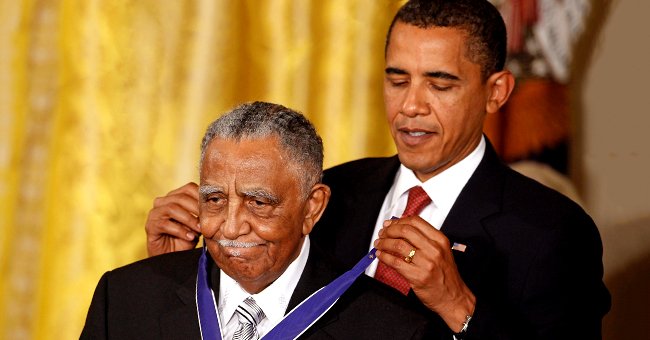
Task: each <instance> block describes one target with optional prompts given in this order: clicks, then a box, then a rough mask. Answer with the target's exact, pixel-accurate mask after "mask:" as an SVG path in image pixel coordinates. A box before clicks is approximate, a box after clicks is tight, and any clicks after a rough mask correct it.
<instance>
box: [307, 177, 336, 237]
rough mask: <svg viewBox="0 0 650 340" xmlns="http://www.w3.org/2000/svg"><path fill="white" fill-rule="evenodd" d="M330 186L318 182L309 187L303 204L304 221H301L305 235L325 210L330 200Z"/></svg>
mask: <svg viewBox="0 0 650 340" xmlns="http://www.w3.org/2000/svg"><path fill="white" fill-rule="evenodd" d="M330 195H331V191H330V187H328V186H327V185H325V184H322V183H319V184H316V185H314V186H313V187H312V188H311V192H310V193H309V197H307V203H306V204H305V221H304V222H303V227H302V233H303V235H307V234H309V233H311V230H312V229H313V228H314V225H315V224H316V222H318V220H319V219H320V217H321V216H322V215H323V212H324V211H325V207H327V202H329V200H330Z"/></svg>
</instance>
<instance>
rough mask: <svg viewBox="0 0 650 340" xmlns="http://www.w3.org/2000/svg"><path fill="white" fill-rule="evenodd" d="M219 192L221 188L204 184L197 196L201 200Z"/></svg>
mask: <svg viewBox="0 0 650 340" xmlns="http://www.w3.org/2000/svg"><path fill="white" fill-rule="evenodd" d="M220 192H223V190H221V188H218V187H215V186H213V185H207V184H205V185H202V186H200V187H199V196H200V197H201V198H205V197H208V196H210V195H212V194H214V193H220Z"/></svg>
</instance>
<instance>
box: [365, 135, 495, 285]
mask: <svg viewBox="0 0 650 340" xmlns="http://www.w3.org/2000/svg"><path fill="white" fill-rule="evenodd" d="M484 153H485V137H483V138H481V141H480V142H479V144H478V146H476V148H475V149H474V151H472V152H471V153H470V154H469V155H468V156H467V157H465V158H463V160H461V161H460V162H458V163H456V164H454V165H453V166H451V167H450V168H449V169H447V170H445V171H443V172H441V173H439V174H438V175H436V176H434V177H432V178H430V179H429V180H427V181H426V182H424V183H422V182H421V181H420V180H419V179H418V178H417V177H416V176H415V173H413V171H412V170H410V169H408V168H406V167H405V166H404V165H400V168H399V170H397V174H395V180H394V181H393V185H392V186H391V187H390V190H389V191H388V194H386V197H385V198H384V203H383V204H382V206H381V210H380V211H379V215H378V217H377V222H375V230H374V232H373V234H372V240H371V242H370V247H369V248H368V250H370V249H372V248H373V247H374V242H375V240H376V239H377V238H378V235H379V230H381V228H383V224H384V221H386V220H390V219H391V217H393V216H395V217H400V216H402V213H403V212H404V209H406V202H407V200H408V191H409V189H411V188H412V187H414V186H418V185H419V186H421V187H422V189H424V191H425V192H426V193H427V195H429V197H430V198H431V203H430V204H429V205H427V206H426V207H424V209H422V211H420V213H419V216H420V217H422V218H423V219H424V220H425V221H427V222H429V224H431V225H432V226H433V227H434V228H436V229H438V230H440V227H441V226H442V223H443V222H444V221H445V218H447V215H448V214H449V211H450V210H451V207H452V206H453V205H454V202H456V199H457V198H458V195H459V194H460V192H461V191H462V190H463V187H465V184H467V181H469V178H470V177H472V174H473V173H474V171H475V170H476V168H477V167H478V165H479V163H480V162H481V159H483V154H484ZM404 256H406V254H404ZM375 271H377V260H376V259H375V261H373V262H372V264H371V265H370V266H368V268H367V269H366V275H368V276H372V277H374V276H375Z"/></svg>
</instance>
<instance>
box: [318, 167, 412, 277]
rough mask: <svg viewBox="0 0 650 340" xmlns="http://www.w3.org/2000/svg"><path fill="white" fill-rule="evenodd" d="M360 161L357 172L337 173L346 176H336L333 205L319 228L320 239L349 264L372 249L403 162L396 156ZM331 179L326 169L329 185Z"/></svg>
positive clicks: (345, 263) (335, 256)
mask: <svg viewBox="0 0 650 340" xmlns="http://www.w3.org/2000/svg"><path fill="white" fill-rule="evenodd" d="M358 164H359V165H361V167H359V168H357V169H356V173H355V174H350V176H349V177H348V176H347V175H341V174H337V175H336V176H339V177H344V178H343V179H338V180H337V179H335V182H336V183H333V187H332V199H331V200H330V205H329V206H328V208H327V209H326V210H325V215H324V216H323V219H322V221H321V222H319V224H317V225H316V229H315V230H316V232H317V233H318V234H317V235H315V237H318V239H317V242H323V243H321V244H323V245H324V246H323V247H324V248H325V247H327V248H325V249H327V250H328V251H329V252H330V253H331V254H332V256H333V257H334V258H335V259H336V261H338V262H340V263H342V264H343V265H344V266H345V267H346V268H350V267H352V266H354V265H355V264H356V263H357V261H358V260H359V259H360V258H361V257H363V256H364V255H365V254H366V252H367V251H368V247H369V246H370V243H369V242H370V239H371V238H372V232H373V230H374V228H375V222H376V221H377V216H378V214H379V211H380V209H381V206H382V203H383V202H384V198H385V197H386V193H387V192H388V191H389V190H390V187H391V185H392V184H393V180H394V178H395V173H396V172H397V169H399V165H400V162H399V159H398V158H397V156H393V157H390V158H375V159H370V160H369V161H368V162H365V160H363V162H360V163H358ZM327 180H328V178H327V173H326V175H325V182H326V184H328V185H329V184H330V183H327ZM328 213H329V214H328Z"/></svg>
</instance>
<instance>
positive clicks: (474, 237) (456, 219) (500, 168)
mask: <svg viewBox="0 0 650 340" xmlns="http://www.w3.org/2000/svg"><path fill="white" fill-rule="evenodd" d="M486 141H487V140H486ZM504 169H506V166H505V165H503V164H502V163H501V161H500V160H499V158H498V156H497V154H496V152H495V151H494V148H493V147H492V145H491V144H490V143H489V141H487V146H486V150H485V155H484V156H483V159H482V160H481V162H480V163H479V166H478V167H477V168H476V171H475V172H474V174H473V175H472V177H471V178H470V179H469V181H468V182H467V184H466V185H465V187H464V188H463V190H462V191H461V193H460V195H459V196H458V199H457V200H456V202H455V203H454V205H453V206H452V208H451V210H450V212H449V214H448V215H447V218H446V219H445V222H444V223H443V225H442V228H441V231H442V232H443V233H444V234H445V236H446V237H447V238H448V239H449V241H450V243H451V244H452V245H453V243H454V242H458V243H460V244H464V245H466V246H467V248H466V250H465V251H464V252H461V251H457V250H454V251H453V254H454V259H455V261H456V264H457V266H458V270H459V272H460V274H461V276H462V277H463V280H464V281H465V283H466V284H467V285H468V287H469V288H470V289H471V290H472V291H474V292H478V291H479V290H480V289H486V290H487V289H490V288H489V287H490V285H491V284H487V283H488V282H487V281H488V278H489V277H494V276H495V273H494V272H492V273H490V271H491V270H494V261H496V260H497V259H496V256H497V255H496V254H495V253H494V246H493V245H492V244H491V242H492V239H491V237H490V235H489V234H488V232H487V231H486V229H485V226H484V222H485V221H486V220H489V219H490V218H493V217H498V216H499V214H500V213H501V209H502V200H503V197H502V192H503V186H504V183H505V182H504V181H505V171H504Z"/></svg>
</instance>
